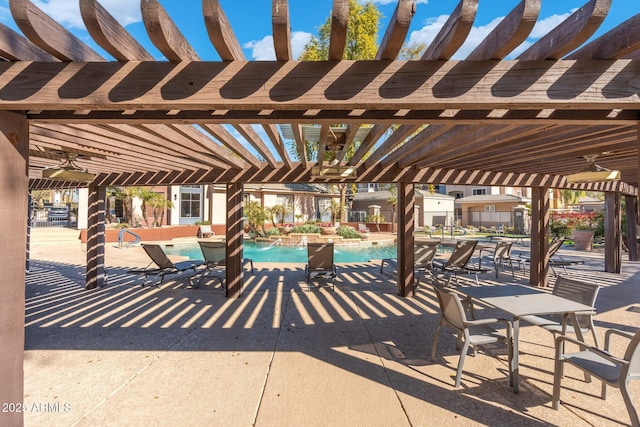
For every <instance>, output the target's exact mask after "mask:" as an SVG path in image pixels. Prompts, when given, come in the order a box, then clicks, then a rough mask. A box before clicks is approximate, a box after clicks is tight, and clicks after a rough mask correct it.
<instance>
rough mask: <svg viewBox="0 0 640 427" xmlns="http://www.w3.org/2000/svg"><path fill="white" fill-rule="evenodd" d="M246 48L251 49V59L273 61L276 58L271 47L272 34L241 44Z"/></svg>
mask: <svg viewBox="0 0 640 427" xmlns="http://www.w3.org/2000/svg"><path fill="white" fill-rule="evenodd" d="M242 47H244V48H246V49H251V59H254V60H256V61H273V60H275V59H276V52H275V50H274V49H273V36H264V37H263V38H262V39H260V40H251V41H250V42H247V43H245V44H243V45H242Z"/></svg>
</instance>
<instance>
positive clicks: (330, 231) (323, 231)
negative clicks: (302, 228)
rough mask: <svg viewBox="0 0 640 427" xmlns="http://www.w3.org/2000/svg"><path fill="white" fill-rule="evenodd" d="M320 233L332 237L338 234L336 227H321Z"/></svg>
mask: <svg viewBox="0 0 640 427" xmlns="http://www.w3.org/2000/svg"><path fill="white" fill-rule="evenodd" d="M320 233H321V234H324V235H325V236H331V235H333V234H336V228H335V227H321V229H320Z"/></svg>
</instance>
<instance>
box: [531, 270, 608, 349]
mask: <svg viewBox="0 0 640 427" xmlns="http://www.w3.org/2000/svg"><path fill="white" fill-rule="evenodd" d="M599 290H600V285H596V284H593V283H587V282H583V281H580V280H575V279H569V278H567V277H565V276H558V278H557V279H556V283H555V285H554V286H553V291H552V293H553V294H554V295H557V296H559V297H562V298H566V299H569V300H571V301H575V302H579V303H582V304H585V305H588V306H590V307H594V309H593V311H591V312H588V313H576V314H577V316H576V317H577V320H578V323H579V324H580V330H581V332H583V333H586V332H589V331H591V334H592V335H593V341H594V343H595V345H596V347H600V344H599V342H598V336H597V335H596V330H595V326H594V324H593V315H594V314H595V303H596V298H597V297H598V291H599ZM520 320H523V321H525V322H528V323H531V324H533V325H537V326H540V327H541V328H543V329H546V330H547V331H549V332H551V333H553V334H554V335H555V334H562V335H565V334H566V333H570V332H573V328H572V327H567V326H568V325H567V322H566V318H564V319H563V318H554V317H551V316H544V317H543V316H522V317H521V318H520Z"/></svg>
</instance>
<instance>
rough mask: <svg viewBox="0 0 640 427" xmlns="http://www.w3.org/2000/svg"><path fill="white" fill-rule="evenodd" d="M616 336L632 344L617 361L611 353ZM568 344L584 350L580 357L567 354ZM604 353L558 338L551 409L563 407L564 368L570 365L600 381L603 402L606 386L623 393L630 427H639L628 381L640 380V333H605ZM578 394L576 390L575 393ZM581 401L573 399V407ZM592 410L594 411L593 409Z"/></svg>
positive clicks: (562, 337) (561, 337) (613, 331)
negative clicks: (612, 340) (565, 350)
mask: <svg viewBox="0 0 640 427" xmlns="http://www.w3.org/2000/svg"><path fill="white" fill-rule="evenodd" d="M613 335H617V336H620V337H623V338H625V339H628V340H629V344H628V346H627V348H626V350H625V352H624V356H623V357H622V358H619V357H615V356H614V355H612V354H611V352H610V341H611V337H612V336H613ZM565 342H571V343H574V344H577V345H579V346H580V347H581V351H579V352H577V353H564V348H565V345H564V344H565ZM604 342H605V343H604V349H599V348H598V347H596V346H589V345H587V344H586V343H584V342H581V341H578V340H577V339H574V338H572V337H568V336H565V335H559V336H558V337H556V357H555V369H554V374H553V398H552V407H553V409H555V410H557V409H558V408H559V407H560V387H561V384H560V383H561V381H562V377H563V375H564V364H565V363H570V364H571V365H573V366H574V367H576V368H578V369H581V370H582V371H584V372H585V376H591V375H593V376H594V377H596V378H598V379H599V380H600V381H602V389H601V392H600V398H601V399H603V400H604V399H606V397H607V385H609V386H611V387H616V388H619V389H620V392H621V393H622V398H623V400H624V404H625V406H626V407H627V412H628V413H629V418H630V419H631V425H632V426H633V427H640V421H639V419H638V411H637V410H636V408H635V406H634V404H633V401H632V399H631V394H630V393H629V381H631V380H637V379H640V331H638V332H636V333H635V334H633V333H629V332H625V331H621V330H618V329H608V330H607V331H606V332H605V338H604ZM575 392H577V390H575ZM578 402H580V400H576V399H573V400H572V401H571V405H572V406H574V405H576V403H578ZM592 409H593V408H592Z"/></svg>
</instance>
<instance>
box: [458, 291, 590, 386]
mask: <svg viewBox="0 0 640 427" xmlns="http://www.w3.org/2000/svg"><path fill="white" fill-rule="evenodd" d="M455 291H456V292H459V293H461V294H464V295H467V296H469V297H471V298H475V299H477V300H479V301H482V302H483V303H485V304H487V305H489V306H491V307H494V308H497V309H499V310H502V311H505V312H507V313H510V314H511V315H512V316H513V338H512V339H513V355H512V358H511V362H510V366H509V369H510V370H511V373H512V375H510V378H511V386H512V387H513V391H514V393H517V392H518V378H519V348H518V347H519V345H518V342H519V335H520V318H521V317H522V316H528V315H538V316H539V315H545V314H561V315H563V317H564V318H563V321H566V318H567V317H568V318H570V319H571V324H572V325H573V328H574V330H575V333H576V337H577V338H578V340H580V341H584V338H583V336H582V331H581V330H580V325H579V323H578V319H577V317H576V313H579V312H581V311H593V307H590V306H588V305H585V304H580V303H578V302H575V301H571V300H568V299H566V298H562V297H559V296H557V295H553V294H550V293H547V292H544V291H540V290H538V289H535V288H532V287H529V286H523V285H517V284H507V285H490V286H461V287H458V288H455Z"/></svg>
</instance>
